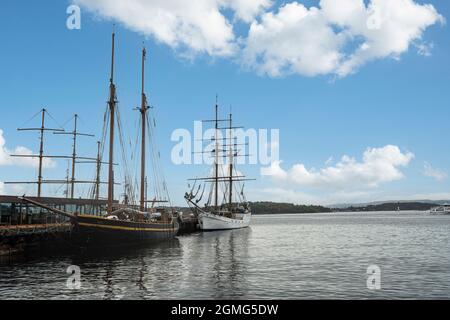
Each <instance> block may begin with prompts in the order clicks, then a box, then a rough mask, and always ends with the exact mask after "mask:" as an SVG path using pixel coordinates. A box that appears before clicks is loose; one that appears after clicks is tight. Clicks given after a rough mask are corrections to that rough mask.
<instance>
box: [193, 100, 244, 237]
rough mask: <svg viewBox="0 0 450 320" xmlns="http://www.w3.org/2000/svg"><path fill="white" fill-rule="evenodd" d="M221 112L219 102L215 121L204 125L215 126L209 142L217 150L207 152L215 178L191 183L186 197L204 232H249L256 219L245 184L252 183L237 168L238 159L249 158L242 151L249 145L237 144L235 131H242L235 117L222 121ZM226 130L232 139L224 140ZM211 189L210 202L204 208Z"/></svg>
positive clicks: (209, 177)
mask: <svg viewBox="0 0 450 320" xmlns="http://www.w3.org/2000/svg"><path fill="white" fill-rule="evenodd" d="M218 112H219V107H218V105H217V102H216V106H215V119H214V120H205V121H204V122H212V123H214V125H215V126H214V130H215V131H214V132H215V134H214V136H213V137H211V139H210V140H208V141H209V142H211V145H212V146H213V149H212V150H211V151H210V152H209V151H207V153H211V155H212V156H213V157H214V164H213V170H212V176H208V177H204V178H195V179H191V181H193V186H192V187H191V190H190V191H189V192H186V194H185V199H186V201H187V203H188V204H189V207H190V208H191V210H192V211H193V213H194V214H195V215H196V216H197V218H198V224H199V227H200V229H201V230H204V231H214V230H231V229H241V228H246V227H248V226H249V225H250V222H251V217H252V212H251V208H250V206H249V203H248V202H247V200H246V198H245V195H244V184H243V182H244V181H247V180H251V179H246V177H245V176H243V175H242V174H241V173H239V172H238V171H237V170H236V166H235V159H236V158H237V157H240V156H243V157H245V156H246V155H245V154H240V151H241V150H240V149H239V148H238V147H239V146H242V145H246V144H241V145H239V144H237V143H236V137H234V135H233V130H235V129H239V127H233V119H232V114H231V113H230V115H229V118H228V119H219V117H218ZM219 123H228V126H227V127H223V128H220V127H219ZM222 130H227V131H228V135H227V134H225V135H224V137H223V138H221V137H220V136H219V134H220V133H221V132H222ZM202 153H203V152H202ZM220 159H227V161H223V164H222V163H220ZM202 184H203V185H202ZM197 185H198V186H197ZM208 186H209V194H208V198H207V200H206V203H204V205H202V204H201V202H202V200H203V199H204V198H205V191H206V190H207V187H208ZM200 191H201V192H200Z"/></svg>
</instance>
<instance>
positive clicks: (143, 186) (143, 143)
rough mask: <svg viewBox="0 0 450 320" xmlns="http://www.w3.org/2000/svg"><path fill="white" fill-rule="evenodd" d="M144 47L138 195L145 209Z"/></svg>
mask: <svg viewBox="0 0 450 320" xmlns="http://www.w3.org/2000/svg"><path fill="white" fill-rule="evenodd" d="M145 56H146V50H145V47H144V48H142V91H141V109H140V112H141V120H142V124H141V126H142V138H141V190H140V191H141V195H140V210H141V211H144V210H145V188H146V177H145V127H146V124H147V109H148V107H147V97H146V96H145V92H144V80H145Z"/></svg>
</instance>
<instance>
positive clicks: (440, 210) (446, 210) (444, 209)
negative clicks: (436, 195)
mask: <svg viewBox="0 0 450 320" xmlns="http://www.w3.org/2000/svg"><path fill="white" fill-rule="evenodd" d="M430 214H450V205H448V204H444V205H442V206H438V207H434V208H431V209H430Z"/></svg>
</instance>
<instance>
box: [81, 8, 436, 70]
mask: <svg viewBox="0 0 450 320" xmlns="http://www.w3.org/2000/svg"><path fill="white" fill-rule="evenodd" d="M73 2H74V3H75V4H78V5H81V6H82V7H83V8H86V9H87V10H89V11H91V12H94V13H96V14H97V15H98V16H100V17H103V18H106V19H111V20H114V21H119V22H121V23H122V24H123V25H124V26H126V27H128V28H129V29H131V30H134V31H136V32H140V33H142V34H144V35H147V36H152V37H153V38H155V39H156V40H157V41H159V42H162V43H164V44H166V45H169V46H170V47H172V48H175V49H177V50H179V52H182V53H183V54H187V55H189V56H191V55H192V54H207V55H210V56H219V57H230V58H232V59H233V60H234V61H239V63H240V64H242V65H243V66H245V67H246V68H248V69H249V70H255V71H256V72H258V73H260V74H265V75H269V76H272V77H279V76H284V75H287V74H300V75H305V76H317V75H338V76H340V77H344V76H347V75H348V74H351V73H354V72H356V71H357V70H358V69H359V68H360V67H361V66H363V65H365V64H366V63H368V62H370V61H373V60H376V59H383V58H388V57H390V58H395V59H399V58H400V57H401V55H402V54H403V53H405V52H407V51H408V50H409V48H410V47H411V46H414V47H415V48H417V51H418V54H420V55H425V56H428V55H430V54H431V49H432V48H433V43H429V42H425V40H423V33H424V31H425V30H426V29H427V28H428V27H430V26H432V25H434V24H437V23H442V24H443V23H444V22H445V20H444V18H443V17H442V16H441V15H440V14H439V13H438V12H437V11H436V9H435V8H434V7H433V6H432V5H430V4H419V3H417V2H416V1H415V0H398V1H392V0H369V1H364V0H340V1H336V0H321V1H320V2H319V4H318V5H317V6H311V7H306V6H305V5H303V4H302V3H300V2H297V1H290V2H288V3H283V4H281V5H279V6H274V3H276V2H275V1H273V0H192V1H185V0H127V1H124V0H73ZM238 22H243V23H244V28H242V29H243V30H244V31H243V32H242V34H237V32H236V29H237V28H235V26H236V24H237V23H238ZM239 29H241V28H239Z"/></svg>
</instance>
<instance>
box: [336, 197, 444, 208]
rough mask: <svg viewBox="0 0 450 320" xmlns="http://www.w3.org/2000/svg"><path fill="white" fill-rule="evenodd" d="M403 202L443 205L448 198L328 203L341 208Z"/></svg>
mask: <svg viewBox="0 0 450 320" xmlns="http://www.w3.org/2000/svg"><path fill="white" fill-rule="evenodd" d="M387 203H392V204H398V203H400V204H403V203H406V204H408V203H425V204H433V205H435V206H437V205H444V204H449V203H450V201H449V200H426V199H425V200H390V201H373V202H365V203H340V204H332V205H329V206H328V207H329V208H333V209H342V208H350V207H354V208H362V207H368V206H375V205H381V204H387Z"/></svg>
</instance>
